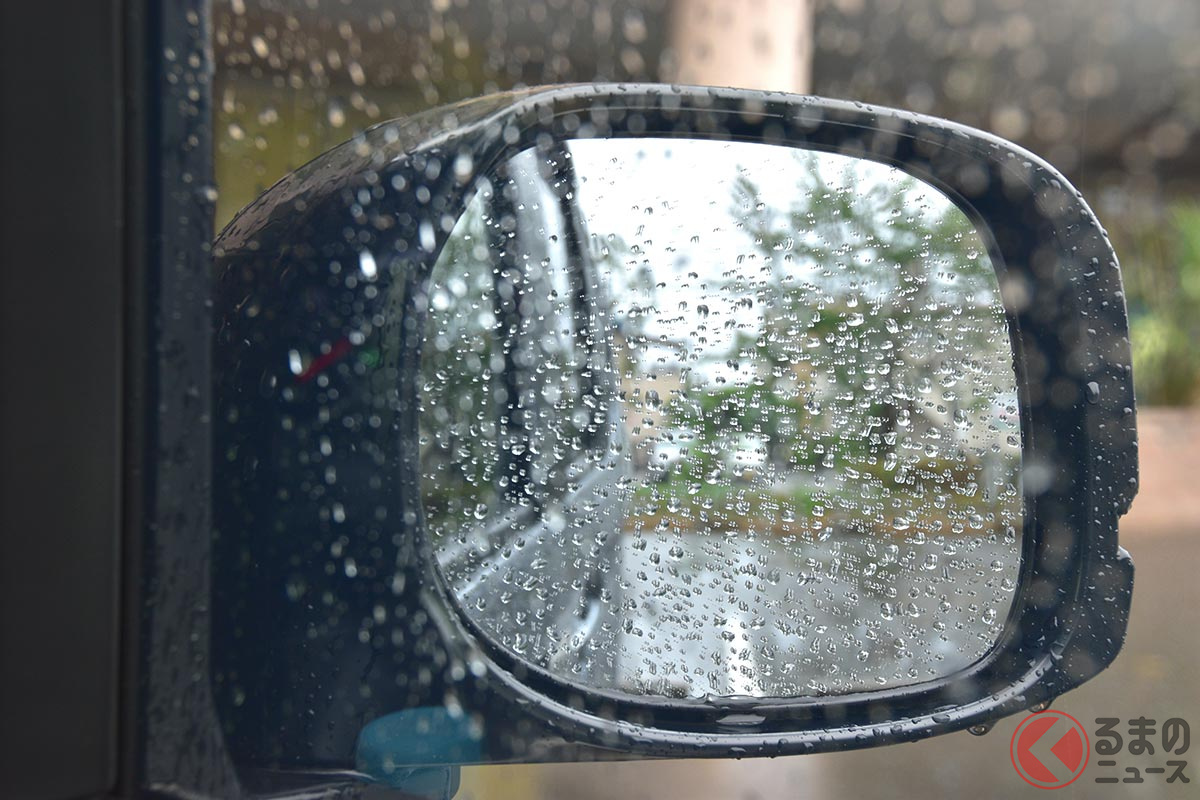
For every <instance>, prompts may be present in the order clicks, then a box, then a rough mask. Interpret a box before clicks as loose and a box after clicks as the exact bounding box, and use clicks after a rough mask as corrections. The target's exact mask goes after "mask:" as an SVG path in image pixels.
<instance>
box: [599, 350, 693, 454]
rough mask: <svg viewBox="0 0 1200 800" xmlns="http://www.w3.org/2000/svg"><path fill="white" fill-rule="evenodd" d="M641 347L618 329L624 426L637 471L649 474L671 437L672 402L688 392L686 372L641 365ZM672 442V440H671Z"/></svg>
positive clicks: (675, 366)
mask: <svg viewBox="0 0 1200 800" xmlns="http://www.w3.org/2000/svg"><path fill="white" fill-rule="evenodd" d="M641 349H642V348H641V345H639V344H638V343H636V342H630V341H629V339H628V338H626V336H625V334H624V332H623V331H621V330H620V328H619V327H618V329H617V331H616V332H615V334H614V336H613V350H614V352H615V353H616V354H617V356H616V361H617V364H618V374H619V379H620V380H619V384H618V389H617V391H618V392H619V393H620V396H621V397H622V398H623V402H622V423H623V424H624V426H625V434H626V436H627V439H626V441H628V442H629V448H630V458H631V459H632V461H633V466H634V469H635V470H636V471H637V472H639V473H642V472H645V471H646V470H647V469H649V468H650V466H651V462H652V459H653V458H655V453H656V450H657V449H658V446H659V445H660V444H661V443H663V442H664V434H665V435H666V436H671V435H672V433H671V431H670V428H669V426H668V425H667V413H668V408H669V406H670V404H671V401H672V400H673V399H674V398H675V397H676V395H677V394H678V393H679V392H681V391H683V390H684V389H685V388H686V381H685V378H684V375H683V371H682V370H681V369H680V367H679V366H677V365H674V364H658V365H654V366H653V367H650V368H648V367H647V365H645V364H643V363H641V359H642V357H643V356H642V354H641V353H640V351H641ZM668 441H669V440H668Z"/></svg>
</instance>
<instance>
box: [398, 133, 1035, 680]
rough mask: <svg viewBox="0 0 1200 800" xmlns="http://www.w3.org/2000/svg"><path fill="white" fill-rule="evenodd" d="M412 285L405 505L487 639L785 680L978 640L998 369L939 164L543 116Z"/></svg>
mask: <svg viewBox="0 0 1200 800" xmlns="http://www.w3.org/2000/svg"><path fill="white" fill-rule="evenodd" d="M423 302H424V304H425V306H424V307H425V308H426V309H427V313H426V318H425V322H424V326H425V328H424V331H425V333H424V340H423V350H422V372H421V381H420V386H419V394H420V398H419V400H420V417H419V419H420V424H419V426H420V430H419V435H420V448H421V450H420V452H421V462H420V468H421V491H422V499H423V507H424V516H425V525H426V526H427V529H428V531H429V534H430V537H431V541H432V543H433V546H434V548H435V550H436V552H437V556H438V560H439V563H440V566H441V569H442V572H443V576H444V578H445V580H446V582H447V585H448V586H449V587H450V590H451V592H452V593H453V595H454V596H455V597H456V599H457V601H458V603H459V604H460V605H461V610H462V612H463V614H464V616H465V617H466V618H467V619H468V620H469V621H470V623H471V624H472V625H474V626H475V628H476V629H477V631H478V632H480V633H482V634H483V635H485V636H487V637H489V638H490V639H491V640H493V641H494V642H495V643H496V644H498V645H499V646H501V647H503V648H505V649H506V650H508V651H510V652H511V653H513V654H515V655H517V656H519V657H520V658H522V659H524V660H526V661H528V662H530V663H532V664H535V665H538V666H540V667H541V668H543V669H545V670H548V671H549V672H551V673H553V674H554V675H555V676H557V677H559V678H561V679H564V680H567V681H571V682H574V683H576V684H579V685H582V686H586V687H588V688H591V689H603V690H608V691H615V692H620V693H623V694H627V695H639V696H645V695H653V696H669V697H706V696H734V695H748V696H760V697H806V696H815V695H827V694H838V693H846V692H854V691H864V690H866V691H869V690H878V689H883V688H890V687H896V686H901V685H906V684H913V683H918V682H922V681H928V680H931V679H934V678H939V677H942V676H946V675H948V674H950V673H953V672H955V671H958V670H960V669H963V668H965V667H967V666H969V665H971V664H972V663H973V662H975V661H977V660H978V659H980V658H981V657H982V656H983V655H984V654H985V653H986V652H987V651H988V650H989V648H991V647H992V646H993V645H994V644H995V643H996V641H997V639H998V637H999V635H1000V633H1001V630H1002V628H1003V626H1004V623H1005V620H1006V618H1007V615H1008V613H1009V611H1010V608H1011V605H1012V601H1013V594H1014V590H1015V588H1016V584H1017V579H1018V571H1019V567H1020V552H1021V542H1020V537H1021V530H1022V502H1021V486H1020V466H1021V449H1020V439H1021V434H1020V421H1019V415H1018V406H1017V387H1016V377H1015V374H1014V367H1013V358H1012V351H1011V345H1010V341H1009V333H1008V328H1007V324H1006V320H1005V315H1004V311H1003V306H1002V304H1001V300H1000V295H999V287H998V282H997V278H996V273H995V271H994V268H993V265H992V263H991V262H990V260H989V258H988V255H987V251H986V248H985V246H984V245H983V242H982V240H981V237H980V235H979V232H978V231H977V230H975V228H974V226H973V224H972V223H971V222H970V220H969V219H968V218H967V217H966V216H965V215H964V214H963V213H962V211H961V210H960V209H959V208H958V207H957V206H955V205H954V204H953V203H952V202H951V201H950V200H948V199H947V198H946V197H945V196H944V195H943V194H941V193H940V192H939V191H937V190H936V189H934V188H933V187H931V186H929V185H926V184H924V183H922V182H920V181H918V180H916V179H914V178H912V177H910V176H908V175H906V174H905V173H903V172H901V171H899V170H897V169H895V168H893V167H890V166H887V165H883V164H879V163H875V162H871V161H865V160H859V159H855V158H850V157H847V156H842V155H836V154H830V153H821V152H812V151H806V150H800V149H795V148H790V147H783V146H773V145H766V144H759V143H746V142H727V141H715V140H691V139H655V138H634V139H619V140H618V139H608V140H579V141H569V142H565V143H554V144H551V145H548V146H547V147H545V148H541V149H531V150H528V151H526V152H523V153H521V154H520V155H518V156H516V157H515V158H513V159H512V160H511V161H509V162H508V163H506V164H504V165H502V167H501V168H500V169H498V170H496V171H495V172H494V173H493V174H491V175H489V176H488V178H487V179H486V180H481V181H480V182H479V184H478V190H477V192H476V193H475V194H474V197H473V199H472V201H471V202H470V204H469V207H468V208H467V210H466V212H465V213H464V214H463V216H462V217H461V218H460V219H459V221H458V222H457V225H456V227H455V228H454V229H453V231H452V232H451V234H450V238H449V241H448V242H447V244H446V245H445V248H444V250H443V251H442V252H441V253H440V255H439V257H438V260H437V262H436V264H435V265H434V266H433V268H432V272H431V276H430V279H429V283H428V287H427V292H426V296H425V297H424V298H423Z"/></svg>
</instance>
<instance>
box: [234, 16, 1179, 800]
mask: <svg viewBox="0 0 1200 800" xmlns="http://www.w3.org/2000/svg"><path fill="white" fill-rule="evenodd" d="M214 18H215V21H214V30H213V43H214V51H215V53H214V55H215V63H216V74H215V76H214V95H213V96H214V100H215V105H216V128H215V130H216V174H217V181H218V190H219V199H218V202H217V227H218V229H219V228H221V227H223V226H224V225H225V224H226V223H227V222H228V221H229V220H230V219H231V218H232V217H233V215H234V214H235V213H236V212H237V211H238V210H239V209H240V208H242V207H243V206H244V205H246V204H247V203H249V202H250V201H251V200H253V199H254V198H255V197H256V196H257V195H258V194H259V193H261V192H262V191H263V190H265V189H266V188H267V187H269V186H270V185H271V184H272V183H274V182H275V181H276V180H277V179H279V178H280V177H282V176H283V175H284V174H286V173H287V172H289V171H291V170H292V169H294V168H296V167H298V166H300V165H302V164H304V163H305V162H307V161H308V160H310V159H311V158H313V157H315V156H317V155H318V154H320V153H321V152H323V151H325V150H327V149H328V148H330V147H332V146H333V145H335V144H338V143H339V142H342V141H344V140H346V139H348V138H350V137H351V136H353V135H354V134H355V132H357V131H360V130H362V129H363V128H365V127H368V126H370V125H372V124H374V123H376V122H379V121H382V120H386V119H389V118H393V117H396V116H402V115H404V114H407V113H412V112H415V111H419V110H423V109H426V108H429V107H432V106H435V105H439V104H442V103H448V102H453V101H456V100H462V99H466V98H470V97H475V96H478V95H481V94H486V93H488V92H493V91H498V90H503V89H509V88H514V87H521V86H531V85H539V84H548V83H564V82H580V81H598V80H617V81H675V82H682V83H695V84H711V85H719V86H739V87H746V88H762V89H779V90H785V91H793V92H805V93H812V94H818V95H822V96H826V97H836V98H844V99H849V100H860V101H865V102H870V103H878V104H881V105H886V106H892V107H897V108H904V109H909V110H913V111H918V112H922V113H927V114H934V115H937V116H941V117H946V118H948V119H952V120H955V121H957V122H962V123H966V124H969V125H974V126H977V127H979V128H983V129H985V130H988V131H991V132H993V133H996V134H998V135H1000V136H1003V137H1005V138H1008V139H1011V140H1013V141H1016V142H1018V143H1019V144H1021V145H1023V146H1025V147H1027V148H1029V149H1030V150H1032V151H1033V152H1035V153H1037V154H1039V155H1041V156H1043V157H1044V158H1046V159H1047V160H1049V161H1050V162H1051V163H1053V164H1054V165H1055V166H1057V167H1058V168H1059V169H1060V170H1062V171H1063V172H1064V173H1065V174H1066V175H1067V177H1068V178H1069V179H1070V180H1071V181H1072V182H1073V183H1074V184H1075V185H1076V186H1077V187H1079V188H1080V189H1081V190H1082V191H1083V193H1084V196H1085V197H1087V198H1088V199H1089V201H1090V202H1091V204H1092V206H1093V208H1094V209H1095V211H1096V212H1097V214H1098V216H1099V217H1100V220H1101V222H1102V223H1103V224H1104V225H1105V227H1106V228H1107V229H1108V231H1109V234H1110V235H1111V237H1112V239H1113V242H1114V245H1115V247H1116V249H1117V253H1118V255H1119V256H1120V258H1121V262H1122V266H1123V268H1124V271H1125V285H1126V294H1127V300H1128V305H1129V313H1130V321H1131V327H1132V336H1133V349H1134V367H1135V380H1136V386H1137V393H1138V402H1139V428H1140V435H1141V465H1142V486H1141V490H1140V495H1139V497H1138V499H1137V501H1136V502H1135V504H1134V508H1133V511H1132V512H1131V514H1130V515H1129V516H1128V517H1127V518H1126V519H1125V521H1124V522H1123V524H1122V529H1121V536H1122V542H1123V544H1124V546H1125V547H1126V548H1127V549H1128V550H1129V551H1130V552H1131V553H1132V554H1133V557H1134V562H1135V564H1136V567H1137V579H1136V586H1135V592H1134V607H1133V618H1132V620H1131V623H1130V632H1129V637H1128V639H1127V641H1126V645H1125V650H1124V652H1123V654H1122V655H1121V656H1120V657H1119V658H1118V660H1117V662H1116V664H1115V665H1114V666H1113V667H1112V668H1111V669H1109V670H1108V671H1106V672H1105V673H1103V674H1102V675H1101V676H1100V677H1099V678H1097V679H1095V680H1094V681H1092V682H1091V683H1089V684H1087V685H1085V686H1084V687H1082V688H1081V689H1079V690H1076V691H1075V692H1072V693H1071V694H1069V695H1067V696H1065V697H1064V698H1062V699H1061V700H1060V701H1059V702H1058V703H1057V704H1056V705H1055V707H1056V708H1059V709H1061V710H1063V711H1066V712H1068V713H1070V714H1073V715H1074V716H1076V717H1077V718H1079V719H1080V720H1081V721H1083V722H1084V725H1085V727H1087V728H1088V729H1089V730H1094V729H1095V725H1094V722H1093V720H1094V718H1096V717H1101V716H1104V717H1119V718H1121V719H1122V720H1126V719H1128V718H1132V717H1138V716H1147V717H1151V718H1156V719H1158V720H1159V721H1160V722H1161V721H1163V720H1165V719H1166V718H1168V717H1182V718H1183V719H1185V720H1187V721H1188V722H1190V723H1192V724H1193V725H1200V680H1198V677H1200V676H1198V673H1197V667H1196V664H1197V661H1198V660H1200V640H1198V638H1197V636H1196V631H1197V630H1200V618H1198V617H1200V614H1198V613H1197V610H1196V609H1197V606H1198V605H1200V589H1198V588H1197V587H1198V585H1200V584H1198V582H1197V581H1196V580H1195V579H1194V575H1193V572H1194V568H1195V566H1196V565H1197V564H1200V561H1198V558H1200V492H1198V491H1197V490H1196V488H1195V486H1194V479H1193V476H1194V475H1197V474H1200V453H1198V449H1197V445H1198V444H1200V415H1198V414H1197V413H1196V412H1195V410H1194V404H1195V402H1196V400H1197V395H1198V393H1200V3H1197V2H1195V0H1053V2H1046V0H812V1H811V2H808V1H807V0H790V1H789V0H723V1H718V0H607V1H595V2H593V1H591V0H420V1H419V2H418V1H417V0H215V2H214ZM1018 721H1019V720H1017V719H1012V720H1008V721H1006V722H1003V723H1001V724H999V725H997V726H996V728H995V729H994V730H993V731H992V732H991V733H990V734H988V735H986V736H982V737H976V736H972V735H969V734H967V733H960V734H953V735H950V736H945V737H941V738H939V739H935V740H931V741H928V742H923V743H919V744H910V745H899V746H894V747H887V748H881V749H878V750H868V751H860V752H855V753H843V754H832V755H822V756H806V757H798V758H787V759H774V760H765V761H762V760H747V761H720V760H717V761H685V762H640V763H638V762H629V763H619V764H612V763H608V764H584V765H579V764H569V765H548V766H488V767H472V768H468V769H466V770H464V775H463V778H464V783H463V789H462V791H461V793H460V795H459V796H460V797H463V798H479V799H481V800H482V799H483V798H506V797H517V798H539V797H541V798H560V797H577V798H607V797H621V798H624V799H625V800H631V799H632V798H639V797H647V798H649V797H687V798H709V797H711V798H771V797H797V796H806V795H810V794H812V795H817V796H823V795H824V796H842V795H846V796H856V797H865V798H870V797H895V796H918V795H924V796H941V795H950V794H954V795H960V794H967V793H969V794H972V795H974V796H977V797H1010V796H1012V795H1014V794H1019V793H1021V792H1026V793H1029V794H1034V793H1036V792H1037V791H1039V790H1035V789H1033V788H1032V787H1029V786H1028V785H1026V784H1025V783H1023V782H1022V781H1021V780H1020V779H1019V778H1018V776H1017V775H1016V773H1015V772H1014V771H1013V769H1012V767H1011V765H1010V764H1009V757H1008V741H1009V737H1010V736H1011V735H1012V732H1013V730H1014V729H1015V726H1016V724H1017V722H1018ZM1184 757H1185V758H1186V756H1184ZM1156 759H1157V760H1156ZM1095 760H1096V757H1095V755H1093V759H1092V766H1091V767H1089V770H1088V771H1087V772H1085V773H1084V776H1083V778H1081V780H1079V781H1077V782H1076V784H1074V785H1072V786H1070V787H1068V788H1066V789H1065V790H1062V793H1063V794H1069V795H1072V796H1081V797H1082V796H1094V795H1096V794H1104V793H1106V792H1107V793H1111V794H1113V795H1114V796H1116V795H1118V794H1120V795H1122V796H1125V795H1131V796H1137V797H1141V796H1145V797H1183V796H1197V795H1198V794H1200V790H1198V789H1197V787H1200V767H1189V768H1188V771H1187V774H1188V775H1189V777H1191V779H1192V782H1191V783H1190V784H1189V785H1183V784H1178V783H1177V784H1173V785H1167V784H1165V782H1164V781H1163V779H1162V778H1161V777H1154V776H1148V777H1147V779H1146V781H1145V782H1144V783H1141V784H1124V785H1121V786H1120V787H1119V788H1117V787H1111V786H1096V785H1095V784H1094V783H1093V782H1092V773H1096V774H1100V773H1099V771H1098V769H1097V767H1096V766H1095ZM1164 761H1165V758H1163V757H1162V756H1161V755H1160V756H1141V757H1138V758H1137V759H1133V758H1129V759H1127V762H1128V764H1130V765H1133V764H1136V765H1138V766H1141V767H1145V766H1154V765H1158V766H1162V764H1163V763H1164ZM1120 763H1121V765H1122V768H1123V767H1124V766H1125V764H1126V762H1125V761H1122V762H1120Z"/></svg>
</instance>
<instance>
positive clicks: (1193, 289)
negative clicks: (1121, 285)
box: [1118, 202, 1200, 405]
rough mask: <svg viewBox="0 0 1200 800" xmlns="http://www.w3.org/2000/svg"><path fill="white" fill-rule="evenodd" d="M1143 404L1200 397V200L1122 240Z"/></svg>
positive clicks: (1177, 207) (1175, 208) (1138, 389)
mask: <svg viewBox="0 0 1200 800" xmlns="http://www.w3.org/2000/svg"><path fill="white" fill-rule="evenodd" d="M1118 250H1119V251H1120V252H1121V253H1122V254H1123V256H1124V258H1123V261H1124V263H1125V290H1126V297H1127V299H1128V304H1129V326H1130V335H1131V339H1132V346H1133V366H1134V373H1133V374H1134V383H1135V389H1136V392H1137V398H1138V402H1139V403H1142V404H1146V405H1186V404H1190V403H1193V402H1195V401H1196V399H1197V397H1198V396H1200V204H1197V203H1195V202H1190V203H1181V204H1177V205H1174V206H1172V207H1171V208H1170V209H1168V210H1167V212H1166V214H1165V218H1164V220H1163V221H1162V222H1161V223H1159V224H1147V225H1144V226H1142V227H1141V229H1140V230H1138V231H1135V232H1134V233H1132V234H1129V240H1128V241H1126V242H1118Z"/></svg>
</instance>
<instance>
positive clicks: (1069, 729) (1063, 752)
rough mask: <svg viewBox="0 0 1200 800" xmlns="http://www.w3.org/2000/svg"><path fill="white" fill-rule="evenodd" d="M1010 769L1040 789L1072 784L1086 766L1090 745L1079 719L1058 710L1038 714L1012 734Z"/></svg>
mask: <svg viewBox="0 0 1200 800" xmlns="http://www.w3.org/2000/svg"><path fill="white" fill-rule="evenodd" d="M1009 751H1010V753H1011V755H1012V764H1013V769H1015V770H1016V771H1017V774H1018V775H1020V776H1021V778H1023V779H1024V781H1025V782H1026V783H1028V784H1030V785H1031V786H1036V787H1038V788H1039V789H1061V788H1062V787H1064V786H1067V785H1068V784H1071V783H1074V782H1075V779H1076V778H1078V777H1079V776H1080V775H1082V774H1083V769H1084V767H1086V766H1087V763H1088V756H1089V754H1090V753H1091V745H1090V744H1089V743H1088V737H1087V731H1085V730H1084V729H1083V726H1082V725H1080V724H1079V720H1077V719H1075V718H1074V717H1072V716H1071V715H1070V714H1064V713H1063V712H1061V711H1039V712H1038V713H1036V714H1030V715H1029V716H1028V717H1026V718H1025V719H1024V720H1023V721H1022V722H1021V724H1020V725H1018V726H1017V729H1016V730H1015V731H1013V737H1012V742H1011V744H1010V745H1009Z"/></svg>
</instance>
